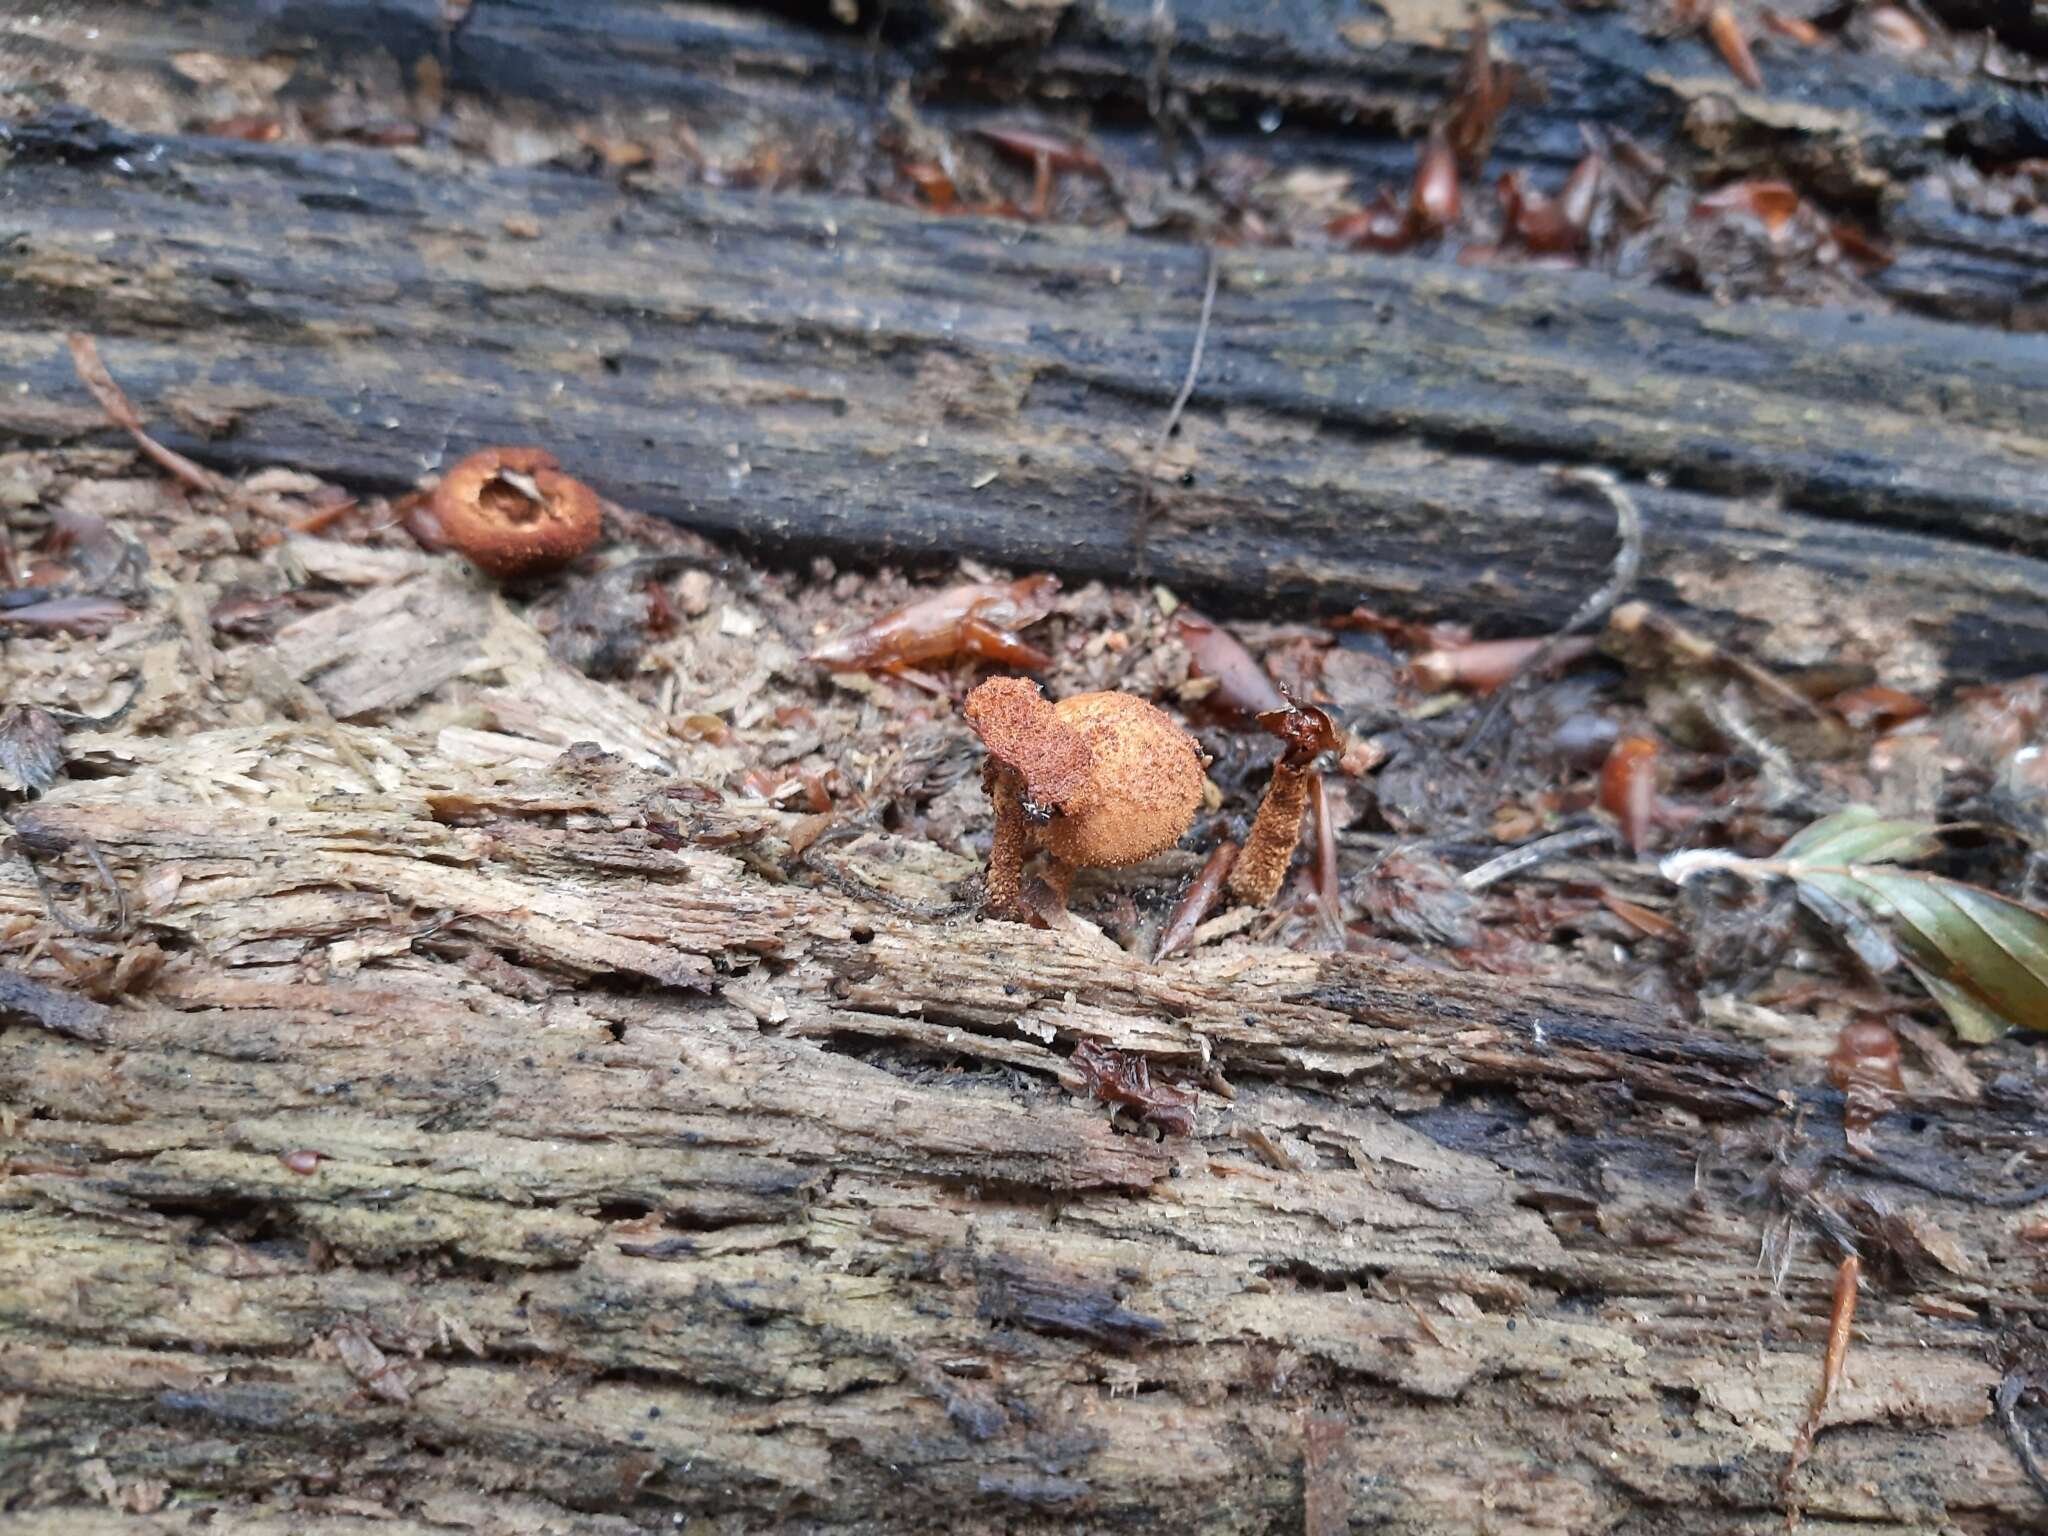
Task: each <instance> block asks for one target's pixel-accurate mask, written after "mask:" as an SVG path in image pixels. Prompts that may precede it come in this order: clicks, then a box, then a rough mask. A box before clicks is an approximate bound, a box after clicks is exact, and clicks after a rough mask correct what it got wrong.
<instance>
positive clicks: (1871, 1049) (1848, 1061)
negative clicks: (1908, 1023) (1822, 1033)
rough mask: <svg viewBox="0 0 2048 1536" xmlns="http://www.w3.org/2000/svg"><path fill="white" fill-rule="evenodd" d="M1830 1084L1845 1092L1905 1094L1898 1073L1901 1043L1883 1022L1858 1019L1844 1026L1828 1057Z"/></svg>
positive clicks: (1904, 1082)
mask: <svg viewBox="0 0 2048 1536" xmlns="http://www.w3.org/2000/svg"><path fill="white" fill-rule="evenodd" d="M1828 1080H1829V1081H1830V1082H1832V1083H1833V1084H1834V1085H1835V1086H1836V1087H1837V1088H1839V1089H1841V1090H1842V1091H1843V1092H1845V1093H1846V1092H1849V1091H1850V1090H1851V1089H1852V1088H1853V1087H1855V1086H1857V1085H1859V1084H1860V1085H1863V1086H1866V1087H1872V1088H1879V1089H1883V1090H1885V1091H1887V1092H1890V1093H1903V1092H1904V1091H1905V1088H1906V1080H1905V1078H1904V1077H1903V1076H1902V1075H1901V1073H1900V1071H1899V1040H1898V1036H1896V1035H1894V1034H1893V1033H1892V1028H1891V1026H1890V1025H1889V1024H1886V1023H1885V1022H1884V1021H1883V1020H1881V1019H1856V1020H1852V1021H1851V1022H1849V1023H1847V1024H1844V1025H1843V1026H1842V1028H1841V1032H1840V1033H1839V1034H1837V1035H1836V1036H1835V1048H1834V1051H1833V1052H1832V1053H1831V1054H1830V1055H1829V1056H1828Z"/></svg>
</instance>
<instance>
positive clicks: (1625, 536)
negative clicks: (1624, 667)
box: [1458, 465, 1643, 775]
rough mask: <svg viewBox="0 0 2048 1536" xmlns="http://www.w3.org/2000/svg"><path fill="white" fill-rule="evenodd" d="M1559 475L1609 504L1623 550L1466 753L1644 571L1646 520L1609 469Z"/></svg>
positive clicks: (1501, 698)
mask: <svg viewBox="0 0 2048 1536" xmlns="http://www.w3.org/2000/svg"><path fill="white" fill-rule="evenodd" d="M1555 474H1556V476H1557V479H1558V481H1559V482H1560V483H1562V484H1564V485H1569V486H1577V487H1580V488H1582V489H1585V490H1590V491H1592V492H1594V493H1595V494H1596V495H1598V496H1600V497H1601V498H1603V499H1604V500H1605V501H1606V503H1607V505H1608V506H1609V507H1611V508H1612V509H1613V511H1614V532H1615V537H1616V538H1617V539H1619V540H1620V548H1618V549H1616V550H1615V552H1614V564H1613V566H1612V567H1610V568H1609V570H1608V573H1607V579H1606V580H1605V581H1604V582H1602V583H1601V584H1600V585H1599V586H1598V587H1597V588H1595V589H1594V591H1593V593H1592V595H1590V596H1589V597H1588V598H1587V599H1586V600H1585V601H1584V602H1583V603H1581V604H1579V607H1578V611H1577V612H1576V613H1574V614H1573V615H1572V616H1571V617H1570V618H1569V619H1567V620H1566V621H1565V625H1564V628H1562V629H1560V630H1558V631H1557V632H1556V633H1554V634H1552V635H1550V636H1549V637H1548V638H1547V639H1545V640H1544V642H1543V644H1541V645H1539V646H1538V647H1537V648H1536V649H1535V650H1533V651H1531V652H1530V653H1529V655H1528V656H1527V657H1525V658H1524V659H1523V661H1522V664H1521V666H1519V667H1517V668H1516V669H1515V675H1514V676H1513V677H1511V678H1509V679H1508V680H1507V681H1506V682H1505V683H1503V684H1502V685H1501V687H1500V688H1499V690H1498V691H1497V692H1495V694H1494V696H1493V702H1492V703H1491V704H1489V705H1487V707H1486V713H1485V714H1483V715H1481V716H1480V717H1479V720H1478V723H1477V724H1475V725H1474V726H1473V727H1472V729H1471V730H1470V731H1468V732H1467V733H1466V735H1465V739H1464V740H1463V741H1462V742H1460V743H1459V744H1458V750H1459V751H1460V752H1461V753H1470V752H1472V751H1473V750H1474V749H1476V748H1477V747H1478V746H1479V744H1480V743H1481V742H1482V741H1484V740H1485V739H1486V737H1487V736H1488V734H1490V733H1491V732H1492V730H1493V728H1494V726H1495V724H1496V723H1498V722H1499V720H1500V716H1501V712H1502V711H1503V710H1504V709H1506V708H1507V702H1508V698H1509V696H1510V695H1511V694H1512V693H1513V692H1514V690H1515V687H1516V685H1517V684H1518V683H1520V682H1521V680H1522V679H1523V678H1525V677H1530V676H1533V675H1536V674H1539V673H1541V672H1542V670H1543V669H1544V668H1545V667H1547V666H1549V665H1550V661H1551V658H1552V657H1553V656H1555V655H1556V654H1557V650H1558V647H1559V646H1561V645H1563V644H1564V642H1565V641H1566V640H1568V639H1570V638H1571V637H1572V636H1573V635H1575V634H1577V633H1578V632H1579V631H1580V630H1582V629H1589V628H1591V627H1592V626H1593V625H1594V624H1596V623H1598V622H1599V621H1600V620H1602V619H1604V618H1606V617H1607V615H1608V614H1609V613H1610V612H1612V611H1613V609H1614V606H1615V605H1616V604H1617V603H1619V602H1620V601H1621V600H1622V599H1623V598H1624V597H1626V596H1627V595H1628V593H1629V589H1630V588H1632V587H1634V586H1635V584H1636V576H1637V573H1638V572H1640V571H1641V570H1642V566H1643V515H1642V513H1641V512H1639V511H1638V510H1637V509H1636V504H1635V500H1634V498H1633V497H1631V496H1630V495H1629V494H1628V492H1626V491H1624V490H1623V489H1622V488H1621V482H1620V481H1619V480H1617V479H1615V478H1614V476H1613V475H1611V474H1609V473H1608V472H1607V471H1606V470H1604V469H1593V468H1590V467H1588V466H1584V465H1575V466H1572V467H1569V468H1564V469H1559V470H1557V471H1555ZM1506 766H1507V764H1506V759H1505V758H1503V759H1502V762H1501V764H1500V765H1499V767H1498V768H1497V769H1496V770H1495V771H1496V775H1498V774H1499V773H1500V772H1502V771H1505V769H1506Z"/></svg>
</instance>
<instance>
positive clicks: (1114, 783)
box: [1039, 693, 1207, 869]
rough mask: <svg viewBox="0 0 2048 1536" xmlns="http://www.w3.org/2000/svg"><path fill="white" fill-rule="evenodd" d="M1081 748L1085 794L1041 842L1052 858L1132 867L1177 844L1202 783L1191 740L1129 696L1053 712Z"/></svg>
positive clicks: (1074, 702) (1093, 699) (1063, 704)
mask: <svg viewBox="0 0 2048 1536" xmlns="http://www.w3.org/2000/svg"><path fill="white" fill-rule="evenodd" d="M1053 713H1054V714H1055V715H1057V716H1058V717H1059V719H1060V721H1061V722H1062V723H1063V724H1065V725H1068V726H1070V727H1072V728H1073V729H1074V730H1075V731H1076V732H1078V733H1079V735H1080V737H1081V739H1082V740H1083V741H1084V742H1086V743H1087V748H1088V758H1089V784H1088V791H1087V793H1086V794H1084V795H1083V796H1081V797H1080V799H1079V800H1078V801H1077V802H1076V803H1074V804H1072V805H1071V806H1070V808H1069V809H1068V811H1067V813H1066V814H1065V815H1063V816H1055V817H1054V818H1053V819H1052V821H1051V823H1050V824H1048V825H1047V826H1046V827H1045V829H1044V830H1043V831H1042V832H1041V833H1040V834H1039V840H1040V842H1041V844H1042V846H1043V847H1044V848H1045V850H1046V851H1047V852H1048V853H1050V854H1051V855H1052V856H1053V857H1054V858H1056V859H1061V860H1064V861H1065V862H1066V863H1069V864H1072V865H1076V866H1078V867H1081V868H1086V869H1100V868H1107V867H1113V866H1116V865H1121V864H1135V863H1137V862H1138V861H1139V860H1140V859H1149V858H1151V857H1152V855H1153V854H1155V853H1163V852H1165V851H1166V850H1167V849H1168V848H1171V847H1172V846H1173V845H1174V844H1175V843H1177V842H1179V841H1180V840H1181V836H1182V834H1184V833H1185V832H1186V831H1187V829H1188V826H1189V824H1190V823H1192V822H1193V821H1194V819H1195V810H1196V808H1197V807H1199V806H1200V805H1201V803H1202V785H1203V782H1204V780H1205V779H1206V777H1207V775H1206V772H1205V770H1204V767H1203V763H1202V752H1201V748H1199V747H1198V746H1196V745H1195V739H1194V737H1192V736H1190V735H1189V734H1188V733H1187V732H1186V731H1184V730H1182V729H1181V727H1180V726H1179V725H1177V724H1176V723H1175V722H1174V720H1173V718H1172V717H1171V716H1170V715H1168V714H1166V713H1165V712H1164V711H1163V710H1160V709H1157V708H1155V707H1154V706H1152V705H1151V704H1148V703H1147V702H1146V701H1145V700H1143V699H1140V698H1137V697H1135V696H1133V695H1131V694H1128V693H1080V694H1076V695H1074V697H1072V698H1070V699H1061V700H1060V701H1059V703H1057V704H1055V705H1054V706H1053Z"/></svg>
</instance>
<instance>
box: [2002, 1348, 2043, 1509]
mask: <svg viewBox="0 0 2048 1536" xmlns="http://www.w3.org/2000/svg"><path fill="white" fill-rule="evenodd" d="M2032 1385H2033V1380H2032V1378H2031V1377H2030V1376H2028V1374H2027V1373H2026V1372H2024V1371H2014V1372H2013V1373H2012V1374H2011V1375H2009V1376H2007V1377H2006V1378H2005V1379H2004V1380H2003V1381H2001V1382H2000V1383H1999V1384H1998V1391H1997V1393H1996V1394H1995V1395H1994V1396H1993V1397H1992V1399H1991V1407H1992V1411H1993V1413H1995V1414H1996V1415H1997V1417H1998V1427H1999V1428H2000V1429H2002V1430H2004V1431H2005V1438H2006V1442H2007V1443H2008V1444H2009V1445H2011V1446H2012V1453H2013V1455H2014V1456H2016V1457H2018V1458H2019V1463H2020V1470H2021V1471H2022V1472H2025V1473H2026V1474H2027V1481H2028V1482H2030V1483H2032V1484H2033V1485H2034V1492H2036V1493H2038V1494H2040V1495H2041V1497H2042V1498H2044V1499H2048V1468H2043V1467H2042V1465H2041V1457H2040V1454H2039V1453H2038V1452H2037V1451H2035V1449H2034V1437H2033V1436H2032V1435H2031V1434H2030V1433H2029V1432H2028V1430H2027V1426H2026V1425H2024V1424H2022V1423H2021V1422H2020V1416H2019V1412H2018V1409H2019V1405H2020V1398H2021V1396H2022V1395H2023V1394H2024V1393H2025V1392H2026V1390H2027V1389H2028V1388H2029V1387H2030V1386H2032Z"/></svg>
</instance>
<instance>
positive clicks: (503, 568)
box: [429, 448, 602, 577]
mask: <svg viewBox="0 0 2048 1536" xmlns="http://www.w3.org/2000/svg"><path fill="white" fill-rule="evenodd" d="M429 510H430V511H431V512H432V514H433V523H434V524H435V525H436V526H435V532H436V535H437V536H438V538H439V539H441V540H443V541H445V542H446V543H447V544H449V545H451V546H452V547H454V548H455V549H458V550H460V551H461V552H462V553H463V555H465V556H466V557H468V559H469V560H470V562H471V563H472V564H474V565H477V566H479V567H481V568H482V569H483V570H486V571H489V572H490V573H491V574H492V575H493V576H507V577H510V576H529V575H532V574H534V573H535V572H537V571H544V570H548V569H550V568H552V567H554V566H558V565H565V564H567V563H568V562H569V561H571V560H574V559H575V558H576V557H577V556H578V555H580V554H582V553H583V552H584V551H585V550H586V549H588V548H590V546H591V545H592V544H594V543H595V542H596V541H597V535H598V528H599V525H600V523H601V521H602V519H601V516H600V512H599V508H598V502H597V493H596V492H595V491H593V490H591V488H590V487H589V486H587V485H585V484H584V483H583V482H582V481H580V480H576V479H572V478H571V477H570V476H568V475H565V474H563V473H562V471H561V468H560V466H559V465H558V464H557V463H556V461H555V456H554V455H553V454H551V453H549V452H548V451H547V450H546V449H544V448H484V449H481V450H479V451H478V452H476V453H472V454H471V455H470V456H469V457H468V458H466V459H464V460H462V462H461V463H459V464H457V465H456V466H455V467H454V468H453V469H451V470H449V471H448V473H447V474H446V475H444V476H442V478H441V483H440V485H439V486H437V487H436V488H435V491H434V497H433V501H432V502H431V503H430V504H429Z"/></svg>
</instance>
